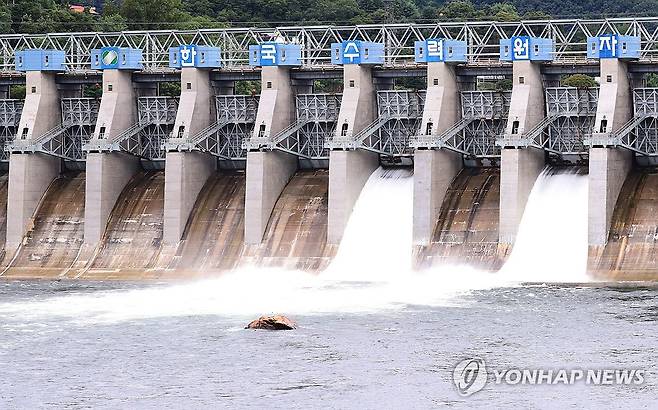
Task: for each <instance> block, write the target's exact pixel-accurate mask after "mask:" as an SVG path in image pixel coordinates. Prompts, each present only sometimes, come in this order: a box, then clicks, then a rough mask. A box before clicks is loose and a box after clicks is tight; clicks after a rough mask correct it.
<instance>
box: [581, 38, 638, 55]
mask: <svg viewBox="0 0 658 410" xmlns="http://www.w3.org/2000/svg"><path fill="white" fill-rule="evenodd" d="M587 58H621V59H625V58H626V59H636V58H640V38H639V37H635V36H621V35H619V34H604V35H601V36H598V37H588V38H587Z"/></svg>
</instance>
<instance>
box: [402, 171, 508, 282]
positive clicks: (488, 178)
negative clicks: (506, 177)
mask: <svg viewBox="0 0 658 410" xmlns="http://www.w3.org/2000/svg"><path fill="white" fill-rule="evenodd" d="M499 187H500V171H499V170H498V169H497V168H464V169H463V170H462V171H461V172H460V173H459V174H458V175H457V177H456V178H455V179H454V180H453V181H452V183H451V184H450V187H449V188H448V191H447V192H446V196H445V199H444V200H443V204H442V205H441V211H440V213H439V218H438V220H437V221H436V225H435V228H434V230H433V233H432V239H431V242H430V244H429V245H427V246H416V247H415V250H414V251H415V254H416V255H415V261H416V267H417V268H419V269H424V268H430V267H432V266H439V265H469V266H475V267H478V268H482V269H486V270H491V271H495V270H497V269H499V268H500V267H501V266H502V263H503V262H504V256H505V251H504V250H503V251H502V252H501V251H499V245H498V214H499V204H500V188H499Z"/></svg>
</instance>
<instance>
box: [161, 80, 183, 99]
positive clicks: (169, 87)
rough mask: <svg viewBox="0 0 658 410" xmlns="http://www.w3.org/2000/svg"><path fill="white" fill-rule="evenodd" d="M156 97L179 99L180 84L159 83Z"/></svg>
mask: <svg viewBox="0 0 658 410" xmlns="http://www.w3.org/2000/svg"><path fill="white" fill-rule="evenodd" d="M158 95H159V96H161V97H180V83H172V82H166V83H159V84H158Z"/></svg>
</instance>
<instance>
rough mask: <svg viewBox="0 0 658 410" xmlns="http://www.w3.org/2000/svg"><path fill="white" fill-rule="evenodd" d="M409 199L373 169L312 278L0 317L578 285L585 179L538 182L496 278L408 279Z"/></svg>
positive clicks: (271, 309)
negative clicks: (336, 244)
mask: <svg viewBox="0 0 658 410" xmlns="http://www.w3.org/2000/svg"><path fill="white" fill-rule="evenodd" d="M412 190H413V174H412V172H411V171H410V170H409V169H384V168H379V169H378V170H376V171H375V172H374V173H373V174H372V176H371V177H370V178H369V180H368V182H367V183H366V185H365V187H364V189H363V191H362V193H361V195H360V197H359V199H358V201H357V203H356V206H355V208H354V212H353V214H352V216H351V217H350V220H349V223H348V226H347V229H346V231H345V236H344V239H343V241H342V243H341V246H340V249H339V251H338V254H337V256H336V258H335V259H334V261H333V262H332V264H331V265H330V266H329V268H328V269H327V270H326V271H325V272H323V273H322V274H320V275H319V276H318V275H312V274H307V273H303V272H291V271H283V270H277V269H262V268H255V267H254V268H245V269H241V270H237V271H234V272H232V273H228V274H225V275H223V276H222V277H220V278H217V279H210V280H203V281H198V282H193V283H187V284H177V285H165V286H157V287H149V288H146V289H136V290H129V291H113V292H99V293H93V294H84V295H71V294H66V295H62V296H59V297H49V298H46V299H45V300H39V301H34V302H29V303H18V304H15V303H12V304H7V303H3V304H0V315H2V314H5V315H6V314H12V315H20V316H29V317H38V316H61V317H67V318H69V319H71V320H74V321H82V322H92V323H93V322H97V321H101V322H108V321H123V320H134V319H143V318H151V317H170V316H187V315H225V316H236V315H237V316H245V317H248V316H253V315H258V314H263V313H277V312H285V313H287V314H312V313H328V312H376V311H380V310H390V309H400V308H404V307H405V306H408V305H428V306H439V305H450V304H452V303H453V302H452V297H453V296H455V295H457V294H461V293H463V292H468V291H472V290H476V289H489V288H493V287H501V286H515V285H517V284H518V283H519V282H584V281H586V276H585V265H586V258H587V218H586V212H587V176H584V175H580V174H575V173H555V172H554V171H551V170H550V169H547V170H546V171H544V172H543V173H542V174H541V176H540V177H539V179H538V181H537V183H536V184H535V187H534V189H533V191H532V193H531V195H530V200H529V202H528V206H527V208H526V213H525V215H524V217H523V220H522V223H521V227H520V230H519V237H518V241H517V245H516V247H515V248H514V251H513V253H512V255H511V257H510V259H509V262H508V263H507V264H506V265H505V266H504V268H503V269H502V270H501V272H499V273H486V272H480V271H477V270H475V269H472V268H469V267H466V266H445V267H440V268H437V269H432V270H427V271H423V272H412V271H411V269H410V266H411V251H410V244H411V238H412V232H411V228H412V205H413V204H412V195H413V192H412ZM547 215H548V217H547ZM544 256H549V257H548V258H544ZM540 260H543V262H542V263H537V261H540Z"/></svg>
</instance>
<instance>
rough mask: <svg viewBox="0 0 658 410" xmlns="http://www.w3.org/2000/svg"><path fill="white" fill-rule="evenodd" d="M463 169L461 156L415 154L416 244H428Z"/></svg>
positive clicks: (444, 152) (429, 152)
mask: <svg viewBox="0 0 658 410" xmlns="http://www.w3.org/2000/svg"><path fill="white" fill-rule="evenodd" d="M461 169H462V159H461V156H460V155H458V154H456V153H454V152H450V151H447V150H416V153H415V155H414V208H413V209H414V210H413V219H414V223H413V242H414V245H428V244H429V243H430V240H431V238H432V233H433V231H434V226H435V225H436V221H437V219H438V217H439V212H440V211H441V205H442V204H443V199H444V198H445V195H446V192H447V191H448V188H449V187H450V184H451V183H452V181H453V180H454V179H455V177H456V176H457V174H459V171H460V170H461Z"/></svg>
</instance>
